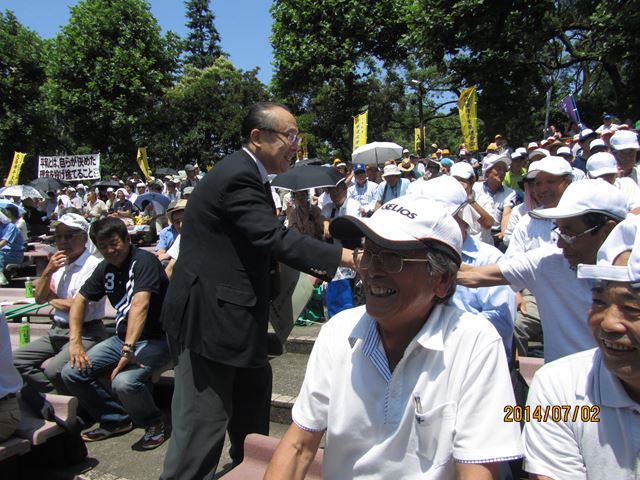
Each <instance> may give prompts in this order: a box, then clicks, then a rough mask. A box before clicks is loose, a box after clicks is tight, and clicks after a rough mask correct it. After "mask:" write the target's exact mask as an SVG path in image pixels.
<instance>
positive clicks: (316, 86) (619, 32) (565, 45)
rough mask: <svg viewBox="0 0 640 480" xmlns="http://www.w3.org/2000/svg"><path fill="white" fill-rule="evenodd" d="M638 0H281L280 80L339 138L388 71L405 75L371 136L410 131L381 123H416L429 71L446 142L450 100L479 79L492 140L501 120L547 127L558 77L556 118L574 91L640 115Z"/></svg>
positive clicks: (481, 110) (326, 136) (517, 128)
mask: <svg viewBox="0 0 640 480" xmlns="http://www.w3.org/2000/svg"><path fill="white" fill-rule="evenodd" d="M637 7H638V5H637V4H636V3H635V2H625V1H613V2H611V1H606V2H605V1H604V0H598V1H592V0H562V1H552V0H542V1H532V0H515V1H511V2H485V1H482V0H379V1H376V2H367V1H364V0H328V1H325V2H313V1H310V0H308V1H307V0H296V1H294V0H277V1H275V2H274V5H273V7H272V12H273V15H274V21H275V23H274V29H273V37H272V43H273V46H274V54H275V66H276V71H277V73H276V76H275V79H274V89H275V91H276V92H277V93H278V94H279V95H281V96H282V97H283V98H285V99H286V100H287V101H288V102H291V103H292V104H293V105H295V106H296V108H298V109H299V111H300V112H314V113H315V114H316V115H317V119H316V121H315V122H310V125H311V128H312V129H313V133H315V134H317V135H318V137H319V138H320V139H321V140H325V141H328V142H330V143H332V144H334V145H336V146H337V147H338V148H340V149H342V148H344V145H345V144H346V142H345V141H344V137H345V133H344V131H345V130H349V129H350V127H349V121H350V117H351V116H352V115H354V114H356V113H357V112H358V111H359V110H360V109H361V108H362V106H363V105H376V104H378V99H377V98H376V97H377V96H378V95H382V96H381V97H380V98H384V94H382V93H381V91H380V90H376V89H375V88H374V87H375V85H374V83H375V81H374V82H373V83H372V80H371V79H372V78H375V79H376V81H382V82H386V81H387V80H384V79H385V78H386V77H388V76H389V75H391V77H392V78H395V77H397V78H398V79H400V82H399V83H398V85H400V83H402V84H403V85H404V87H403V88H400V90H396V95H398V96H395V97H394V99H393V100H392V102H391V103H392V105H393V106H394V107H393V109H392V112H391V118H387V117H386V115H388V114H389V112H388V111H387V112H384V113H382V112H380V113H376V112H375V109H373V108H372V110H370V117H369V132H370V135H369V138H370V140H403V139H406V138H407V133H403V134H401V133H400V132H399V131H397V130H396V131H395V134H396V135H398V137H396V138H380V137H378V135H389V134H394V130H393V129H387V128H383V129H382V132H379V131H377V129H378V125H383V123H384V122H385V121H390V122H391V124H395V125H398V126H399V127H402V125H403V124H404V123H408V122H410V121H411V120H413V121H414V123H413V125H412V127H414V126H417V122H416V121H415V118H416V115H415V109H414V108H413V107H414V105H412V102H411V101H410V100H408V99H401V97H402V96H415V93H414V92H413V91H412V90H411V89H410V88H409V87H408V85H409V81H410V79H412V78H419V79H420V80H422V81H426V80H429V81H428V82H427V83H428V88H427V91H428V92H430V93H431V95H430V96H429V97H428V101H427V105H425V110H426V111H429V112H430V113H429V115H428V116H426V119H425V120H426V123H427V124H429V125H430V126H431V127H432V128H431V131H434V132H436V131H439V130H440V129H442V132H443V134H444V132H445V131H446V132H449V133H448V134H447V139H446V142H447V143H451V142H454V141H455V138H454V136H453V135H450V133H451V132H450V127H451V123H452V122H451V120H450V119H449V117H450V116H451V114H453V115H455V117H457V110H456V108H455V106H454V105H451V104H449V103H448V102H450V101H451V100H452V99H455V98H457V96H458V94H459V92H460V90H461V89H463V88H466V87H468V86H471V85H476V86H477V87H478V92H479V102H478V116H479V120H480V123H481V124H483V125H484V132H486V136H485V137H484V140H485V141H488V140H489V139H490V138H492V137H493V135H495V134H496V133H498V132H500V133H503V134H506V135H507V136H509V137H510V138H511V139H512V143H520V142H523V141H526V140H529V139H532V138H533V139H536V138H540V136H541V134H542V128H543V126H544V113H545V112H544V109H545V97H546V93H547V91H548V90H549V89H552V92H553V97H552V99H553V102H552V105H554V108H553V110H552V115H553V116H552V119H554V118H555V119H556V120H561V123H564V122H565V119H564V118H563V117H562V116H561V115H560V114H559V112H558V111H557V109H555V104H556V103H557V101H558V100H560V98H562V97H563V96H564V95H566V94H567V93H577V94H578V98H577V101H578V105H579V106H580V107H581V108H582V109H583V110H584V115H583V116H585V117H586V120H587V123H591V124H595V122H596V121H598V120H599V118H597V117H599V115H600V114H601V113H602V111H604V110H607V111H612V112H615V113H617V114H618V116H620V117H623V116H624V117H626V116H627V115H631V116H632V117H633V118H637V117H638V116H640V111H639V110H638V108H640V106H639V102H640V96H638V95H637V93H636V90H635V89H636V86H637V84H638V80H639V76H640V60H638V56H637V55H636V54H635V52H637V50H638V46H639V43H640V37H638V35H637V31H638V28H639V27H640V9H638V8H637ZM381 79H382V80H381ZM447 92H448V93H447ZM439 95H444V96H443V97H440V98H438V96H439ZM328 102H332V104H328ZM439 105H440V108H437V107H438V106H439ZM434 106H435V107H436V109H435V111H434V110H433V107H434ZM451 107H453V109H452V110H450V109H451ZM439 117H443V118H439ZM454 123H455V122H454ZM329 125H334V131H333V132H330V131H329V128H328V126H329ZM410 131H412V128H411V129H410ZM371 133H374V134H375V137H374V136H372V135H371ZM428 135H429V132H427V138H428ZM432 140H436V141H438V143H443V142H442V141H439V139H432ZM456 143H457V142H456ZM483 146H484V145H483Z"/></svg>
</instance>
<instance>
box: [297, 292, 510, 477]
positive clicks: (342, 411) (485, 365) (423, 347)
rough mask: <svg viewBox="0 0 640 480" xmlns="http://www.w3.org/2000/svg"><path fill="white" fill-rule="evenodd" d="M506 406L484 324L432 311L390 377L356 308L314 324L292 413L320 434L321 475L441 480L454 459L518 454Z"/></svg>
mask: <svg viewBox="0 0 640 480" xmlns="http://www.w3.org/2000/svg"><path fill="white" fill-rule="evenodd" d="M505 405H514V397H513V390H512V387H511V381H510V378H509V372H508V368H507V361H506V357H505V354H504V350H503V347H502V342H501V339H500V336H499V335H498V334H497V332H496V330H495V329H494V328H493V327H492V326H491V325H490V324H489V323H488V322H487V321H486V320H485V319H483V318H482V317H479V316H476V315H473V314H470V313H464V312H462V311H461V310H458V309H457V308H455V307H450V306H443V305H437V306H436V307H435V308H434V310H433V312H432V313H431V315H430V317H429V319H428V320H427V322H426V323H425V324H424V326H423V327H422V329H421V330H420V332H418V334H417V335H416V337H415V338H414V339H413V340H412V341H411V343H410V344H409V345H408V347H407V349H406V351H405V354H404V356H403V358H402V359H401V360H400V362H399V363H398V365H397V366H396V368H395V370H394V371H393V373H391V372H390V370H389V366H388V361H387V358H386V355H385V352H384V348H383V347H382V343H381V341H380V337H379V335H378V331H377V328H376V322H375V320H374V319H373V318H371V317H370V316H369V315H368V314H367V313H366V311H365V306H362V307H357V308H353V309H350V310H345V311H343V312H341V313H339V314H338V315H336V316H335V317H333V318H332V319H331V320H330V321H329V322H327V323H326V324H325V325H324V326H323V327H322V329H321V331H320V334H319V336H318V339H317V340H316V343H315V345H314V347H313V351H312V352H311V357H310V358H309V363H308V364H307V373H306V375H305V380H304V383H303V385H302V388H301V391H300V395H299V396H298V399H297V400H296V403H295V405H294V407H293V412H292V414H293V420H294V422H295V423H296V424H297V425H298V426H299V427H300V428H303V429H305V430H309V431H323V430H325V429H326V430H327V436H326V449H325V454H324V465H323V474H324V477H325V478H336V479H337V478H339V479H348V478H356V477H357V478H370V479H412V478H433V479H440V478H442V479H445V478H447V479H448V478H453V477H454V476H455V465H454V460H455V461H457V462H465V463H484V462H496V461H502V460H510V459H514V458H519V457H520V456H521V454H522V446H521V441H520V430H519V426H518V424H515V423H505V422H504V407H505ZM425 473H426V474H427V476H425Z"/></svg>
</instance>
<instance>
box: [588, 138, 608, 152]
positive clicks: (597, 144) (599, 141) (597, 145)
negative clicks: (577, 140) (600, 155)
mask: <svg viewBox="0 0 640 480" xmlns="http://www.w3.org/2000/svg"><path fill="white" fill-rule="evenodd" d="M594 148H605V149H606V148H607V144H606V143H604V140H602V139H601V138H596V139H595V140H591V143H590V144H589V150H593V149H594Z"/></svg>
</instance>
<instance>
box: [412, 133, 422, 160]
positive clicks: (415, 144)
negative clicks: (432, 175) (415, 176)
mask: <svg viewBox="0 0 640 480" xmlns="http://www.w3.org/2000/svg"><path fill="white" fill-rule="evenodd" d="M420 130H421V128H420V127H416V128H414V129H413V151H414V152H420V145H421V143H420V139H421V138H422V132H421V131H420ZM421 154H422V155H424V153H421Z"/></svg>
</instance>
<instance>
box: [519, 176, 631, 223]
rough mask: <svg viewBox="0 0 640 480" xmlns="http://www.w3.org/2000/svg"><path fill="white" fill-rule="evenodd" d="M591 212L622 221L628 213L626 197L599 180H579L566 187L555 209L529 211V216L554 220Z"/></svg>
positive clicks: (618, 190)
mask: <svg viewBox="0 0 640 480" xmlns="http://www.w3.org/2000/svg"><path fill="white" fill-rule="evenodd" d="M591 212H594V213H603V214H605V215H608V216H609V217H613V218H617V219H618V220H624V219H625V217H626V216H627V213H628V212H629V209H628V208H627V197H626V196H625V195H624V194H623V193H622V192H621V191H620V189H618V188H616V187H614V186H613V185H611V184H610V183H608V182H605V181H604V180H602V179H600V178H598V179H595V180H579V181H577V182H572V183H571V184H570V185H569V186H568V187H567V189H566V190H565V191H564V193H563V194H562V197H561V198H560V202H558V206H557V207H554V208H542V209H540V210H531V211H530V212H529V215H531V216H532V217H534V218H549V219H556V218H571V217H579V216H580V215H584V214H585V213H591Z"/></svg>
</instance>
